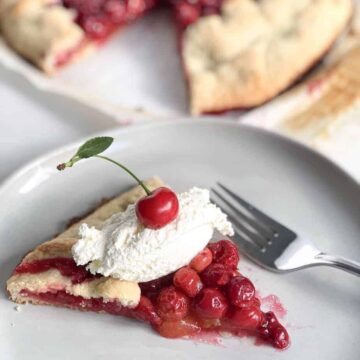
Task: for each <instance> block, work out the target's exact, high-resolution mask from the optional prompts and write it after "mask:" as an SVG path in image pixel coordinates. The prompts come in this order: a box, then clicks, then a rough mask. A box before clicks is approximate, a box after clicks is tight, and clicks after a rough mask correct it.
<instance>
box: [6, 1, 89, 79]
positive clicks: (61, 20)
mask: <svg viewBox="0 0 360 360" xmlns="http://www.w3.org/2000/svg"><path fill="white" fill-rule="evenodd" d="M74 16H75V14H74V12H73V11H71V10H69V9H66V8H65V7H63V6H62V5H61V4H60V3H56V2H54V1H53V0H1V1H0V29H1V32H2V34H3V36H4V38H5V40H6V41H7V43H8V44H9V45H10V46H11V47H12V48H13V49H14V50H15V51H17V52H18V53H19V54H20V55H22V56H23V57H24V58H26V59H27V60H29V61H31V62H32V63H34V64H35V65H36V66H38V67H39V68H40V69H41V70H43V71H45V72H46V73H48V74H52V73H54V72H55V71H56V70H57V64H56V63H57V60H58V59H59V57H61V56H65V57H66V56H67V54H70V53H74V54H73V56H71V61H74V60H75V59H77V58H79V57H82V56H84V55H86V54H87V53H88V52H90V51H92V50H93V45H92V44H91V43H89V42H88V41H86V42H85V41H84V39H85V35H84V31H83V30H82V29H81V28H80V27H79V26H78V25H77V24H76V23H75V22H74ZM69 60H70V57H69Z"/></svg>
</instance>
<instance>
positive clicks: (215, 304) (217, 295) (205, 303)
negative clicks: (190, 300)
mask: <svg viewBox="0 0 360 360" xmlns="http://www.w3.org/2000/svg"><path fill="white" fill-rule="evenodd" d="M227 309H228V302H227V299H226V297H225V296H224V294H223V293H222V292H221V291H219V290H217V289H213V288H206V289H203V290H202V291H201V292H200V294H199V295H198V296H197V297H196V298H195V310H196V312H197V314H198V315H199V316H201V317H203V318H208V319H220V318H222V317H223V316H224V315H225V313H226V311H227Z"/></svg>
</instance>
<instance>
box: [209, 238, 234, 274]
mask: <svg viewBox="0 0 360 360" xmlns="http://www.w3.org/2000/svg"><path fill="white" fill-rule="evenodd" d="M208 247H209V249H210V250H211V252H212V255H213V259H214V262H215V263H218V264H223V265H224V266H225V267H226V268H228V269H236V268H237V266H238V263H239V260H240V257H239V252H238V249H237V247H236V245H235V244H234V243H233V242H232V241H230V240H220V241H218V242H215V243H210V244H209V246H208Z"/></svg>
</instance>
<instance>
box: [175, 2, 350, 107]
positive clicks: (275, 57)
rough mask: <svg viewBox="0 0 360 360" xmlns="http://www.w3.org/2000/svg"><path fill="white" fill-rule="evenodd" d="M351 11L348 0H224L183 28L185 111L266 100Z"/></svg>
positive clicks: (311, 58) (319, 51)
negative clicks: (187, 103)
mask: <svg viewBox="0 0 360 360" xmlns="http://www.w3.org/2000/svg"><path fill="white" fill-rule="evenodd" d="M351 14H352V2H351V1H350V0H316V1H312V0H291V1H289V0H263V1H254V0H225V1H224V2H223V6H222V8H221V13H220V14H219V15H213V16H207V17H202V18H200V19H199V20H198V21H197V22H195V23H193V24H192V25H190V26H189V27H188V28H187V29H186V30H185V33H184V36H183V41H182V49H183V50H182V51H183V62H184V67H185V72H186V74H187V77H188V82H189V89H190V99H191V100H190V101H191V105H190V106H191V112H192V113H193V114H200V113H204V112H218V111H223V110H224V109H234V108H251V107H254V106H257V105H260V104H262V103H264V102H266V101H267V100H270V99H271V98H273V97H274V96H275V95H277V94H278V93H280V92H281V91H283V90H285V89H286V88H287V87H289V86H290V85H291V84H292V83H293V82H294V81H295V80H296V79H298V78H299V77H300V76H301V75H302V74H304V73H305V72H306V71H307V70H308V69H309V68H310V67H311V66H312V65H314V64H315V63H316V62H317V61H318V60H320V59H321V57H322V55H323V54H324V53H325V52H326V51H327V50H328V49H329V48H330V47H331V45H332V44H333V43H334V41H335V40H336V38H337V37H338V36H339V34H340V33H341V32H342V31H343V30H344V28H345V26H346V24H347V23H348V21H349V19H350V17H351Z"/></svg>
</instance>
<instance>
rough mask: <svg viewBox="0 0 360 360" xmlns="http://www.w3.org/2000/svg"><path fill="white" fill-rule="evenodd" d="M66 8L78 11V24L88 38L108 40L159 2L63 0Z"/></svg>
mask: <svg viewBox="0 0 360 360" xmlns="http://www.w3.org/2000/svg"><path fill="white" fill-rule="evenodd" d="M62 2H63V4H64V6H65V7H67V8H70V9H73V10H75V11H76V19H75V20H76V22H77V23H78V24H79V25H80V26H81V27H82V28H83V29H84V31H85V33H86V35H87V37H89V38H90V39H92V40H95V41H104V40H106V39H107V38H108V37H109V36H110V35H111V34H112V33H113V32H114V31H115V30H116V29H118V28H119V26H121V25H123V24H126V23H128V22H130V21H132V20H134V19H136V18H137V17H140V16H141V15H142V14H143V13H144V12H145V11H147V10H149V9H151V8H152V7H154V6H155V5H156V4H157V3H158V0H62Z"/></svg>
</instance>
